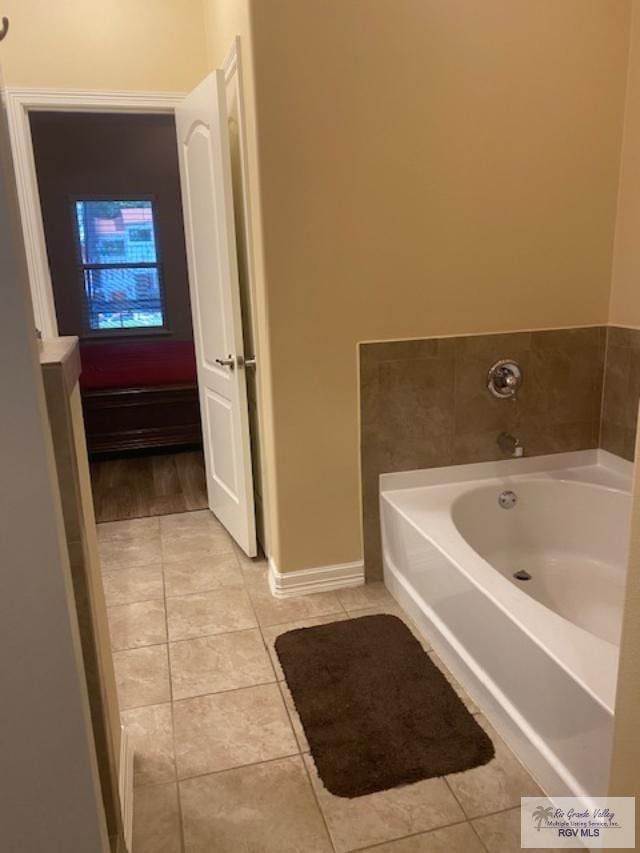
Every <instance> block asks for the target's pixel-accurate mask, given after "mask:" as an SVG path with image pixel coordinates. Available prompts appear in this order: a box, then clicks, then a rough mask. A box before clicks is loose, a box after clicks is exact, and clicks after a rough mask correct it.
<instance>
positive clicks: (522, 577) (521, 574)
mask: <svg viewBox="0 0 640 853" xmlns="http://www.w3.org/2000/svg"><path fill="white" fill-rule="evenodd" d="M513 576H514V578H515V579H516V580H517V581H530V580H531V575H530V574H529V572H528V571H527V570H526V569H519V570H518V571H517V572H514V573H513Z"/></svg>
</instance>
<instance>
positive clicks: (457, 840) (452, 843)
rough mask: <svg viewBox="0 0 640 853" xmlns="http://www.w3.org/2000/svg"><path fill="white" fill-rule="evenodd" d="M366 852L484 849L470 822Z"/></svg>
mask: <svg viewBox="0 0 640 853" xmlns="http://www.w3.org/2000/svg"><path fill="white" fill-rule="evenodd" d="M367 853H485V850H484V847H483V846H482V844H481V843H480V842H479V841H478V836H477V835H476V834H475V832H474V831H473V829H472V828H471V826H470V824H468V823H458V824H456V825H455V826H448V827H447V828H446V829H434V830H433V831H432V832H421V833H420V834H419V835H412V836H411V837H410V838H401V839H400V840H398V841H390V842H389V843H388V844H380V845H378V846H377V847H368V848H367Z"/></svg>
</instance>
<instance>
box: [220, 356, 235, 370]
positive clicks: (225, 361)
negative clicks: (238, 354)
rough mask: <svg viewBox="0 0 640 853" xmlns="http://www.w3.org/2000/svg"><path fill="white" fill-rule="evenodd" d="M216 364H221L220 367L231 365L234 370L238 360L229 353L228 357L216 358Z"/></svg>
mask: <svg viewBox="0 0 640 853" xmlns="http://www.w3.org/2000/svg"><path fill="white" fill-rule="evenodd" d="M216 364H219V365H220V367H230V368H231V370H233V368H234V367H235V366H236V360H235V358H234V357H233V356H232V355H229V356H227V358H216Z"/></svg>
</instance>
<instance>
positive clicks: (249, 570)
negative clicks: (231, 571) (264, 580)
mask: <svg viewBox="0 0 640 853" xmlns="http://www.w3.org/2000/svg"><path fill="white" fill-rule="evenodd" d="M233 550H234V551H235V555H236V557H237V559H238V564H239V566H240V570H241V571H242V574H243V575H244V576H245V578H246V579H247V580H252V579H255V578H259V577H261V576H262V575H263V574H264V572H266V571H267V570H268V568H269V563H268V561H267V559H266V558H265V557H264V555H263V554H261V553H260V554H259V555H258V556H257V557H247V555H246V554H245V553H244V551H243V550H242V548H240V546H239V545H237V544H236V543H235V542H234V543H233Z"/></svg>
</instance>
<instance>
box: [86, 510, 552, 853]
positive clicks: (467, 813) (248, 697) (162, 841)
mask: <svg viewBox="0 0 640 853" xmlns="http://www.w3.org/2000/svg"><path fill="white" fill-rule="evenodd" d="M172 537H178V538H179V539H180V540H181V542H182V545H183V547H184V549H185V551H186V552H188V553H191V554H193V556H192V557H191V558H190V559H191V565H192V569H193V571H192V579H194V583H193V584H192V583H187V581H188V580H189V573H188V571H187V568H186V564H181V565H180V568H179V571H177V572H176V565H177V563H176V562H175V561H174V560H173V557H174V556H175V554H174V552H173V551H172V550H171V549H170V548H166V547H162V548H160V547H159V546H158V542H159V541H161V542H162V540H164V542H162V544H163V545H166V544H167V540H170V539H171V538H172ZM209 538H210V539H211V540H212V541H214V542H215V543H216V549H217V553H213V552H212V551H211V552H210V553H204V554H203V553H202V552H203V550H204V551H205V552H207V551H209V550H210V549H209V548H208V547H206V542H207V540H208V539H209ZM100 539H101V551H102V553H103V554H104V555H105V556H106V558H107V559H106V565H105V566H103V569H104V570H105V578H106V579H107V580H108V586H109V594H110V601H111V608H112V611H113V612H112V614H111V615H112V620H113V624H114V626H115V628H116V634H117V635H119V636H124V637H125V638H126V637H127V636H128V637H133V638H134V640H135V642H134V644H133V645H132V646H131V647H127V648H124V649H121V650H120V649H118V650H114V652H113V656H114V660H115V665H116V673H117V678H118V690H119V694H120V702H121V710H122V722H123V724H124V725H126V727H127V730H128V734H129V737H130V739H131V742H132V744H133V746H134V749H135V751H136V757H135V762H134V770H135V780H134V781H135V793H134V846H133V850H134V853H209V852H210V851H212V850H216V851H219V853H235V851H237V850H260V851H261V853H271V851H273V853H299V851H305V853H306V851H309V853H312V851H317V853H346V851H352V850H356V849H357V850H360V851H362V850H367V849H370V848H374V849H375V850H389V851H392V850H398V851H402V850H406V851H413V850H426V851H432V853H445V851H446V853H458V851H459V853H462V851H465V853H466V851H474V853H475V851H477V853H480V851H482V850H484V849H485V848H483V846H482V843H481V842H480V841H479V831H478V829H477V828H476V818H479V819H481V820H485V819H487V818H489V817H491V816H494V817H495V825H494V824H492V823H490V822H487V823H486V826H485V824H482V826H481V829H482V831H483V832H484V833H485V835H487V837H488V838H490V839H493V838H494V836H495V838H496V839H497V840H496V842H495V844H494V843H493V841H491V844H490V845H487V848H486V849H487V850H489V853H504V848H503V847H501V846H500V843H501V839H502V837H503V835H505V833H507V832H511V823H508V824H507V823H505V820H506V819H503V820H502V821H501V820H500V815H502V814H503V813H504V812H505V810H509V811H511V810H514V809H517V807H518V806H519V804H520V796H522V795H524V794H527V793H537V788H536V786H535V783H534V782H533V780H532V779H531V778H530V777H529V776H528V774H527V773H526V772H525V771H524V769H523V768H522V766H521V765H520V764H519V763H518V762H517V760H516V759H515V758H514V756H513V755H512V754H511V753H510V752H509V750H508V749H507V748H506V747H505V746H504V744H503V743H502V741H501V740H500V738H499V737H498V735H497V734H496V733H495V732H494V731H493V730H489V733H490V737H491V739H492V740H493V742H494V745H495V747H496V757H495V758H494V759H493V761H491V762H489V764H487V765H485V766H484V767H482V768H477V769H476V770H474V771H469V773H468V774H467V773H462V774H451V775H450V776H447V777H444V778H442V779H435V780H434V779H430V780H426V781H424V782H419V783H417V784H415V785H408V786H404V787H401V788H394V789H391V790H390V791H382V792H380V793H377V794H372V795H369V796H365V797H358V798H357V799H355V800H345V799H341V798H339V797H333V796H332V795H331V794H329V793H328V792H327V791H326V789H325V788H324V787H323V785H322V783H321V782H320V780H319V779H318V777H317V774H316V772H315V767H314V764H313V761H312V760H311V758H310V756H309V747H308V744H307V742H306V739H305V736H304V732H303V730H302V728H301V724H300V720H299V718H298V715H297V713H296V710H295V707H294V705H293V701H292V699H291V695H290V693H289V691H288V689H287V686H286V684H285V683H284V682H283V681H282V677H283V674H282V671H281V669H280V666H279V663H278V661H277V658H276V656H275V652H274V651H273V643H274V641H275V638H276V637H277V636H278V635H279V634H281V633H285V632H286V631H288V630H291V629H294V628H300V627H305V626H311V625H320V624H323V623H324V622H334V621H336V620H337V621H342V620H345V619H348V618H351V617H357V616H362V615H367V614H371V613H394V614H395V615H397V616H398V617H399V618H401V619H403V620H404V621H405V623H406V624H407V626H408V627H409V628H410V629H411V630H412V631H413V632H414V633H415V632H416V631H417V629H416V628H415V626H414V625H413V624H412V623H411V622H410V621H409V620H408V618H407V617H406V615H405V614H404V613H403V612H402V610H401V609H400V608H399V607H398V606H397V605H396V604H395V602H394V601H393V599H392V598H391V596H390V595H389V593H388V592H387V591H386V590H385V588H384V586H383V585H382V584H380V583H371V584H367V585H366V586H363V587H359V588H358V589H342V590H338V591H335V592H330V593H320V594H317V595H309V596H301V597H299V598H291V599H284V600H278V599H268V598H267V596H268V595H270V593H269V591H268V586H267V580H266V574H267V564H266V563H265V562H261V561H251V560H248V559H247V558H246V557H244V556H243V555H242V554H240V553H238V552H237V551H236V550H235V549H234V548H233V547H230V546H231V541H230V539H229V538H228V537H227V534H226V533H224V531H221V529H220V528H219V525H217V523H216V522H215V521H214V520H213V519H212V517H211V515H210V514H209V513H192V514H190V516H189V517H188V518H178V517H173V518H169V519H167V520H166V521H164V520H163V523H162V524H159V523H158V520H157V519H155V523H149V522H148V520H145V519H140V520H134V521H130V522H125V523H122V524H120V523H119V524H115V525H100ZM142 543H144V547H136V545H137V544H140V545H142ZM203 546H204V548H203ZM220 546H223V547H220ZM158 553H161V559H160V561H159V562H158V561H157V554H158ZM145 555H146V556H147V557H148V558H149V559H150V560H151V562H150V563H149V564H148V565H145V564H144V563H143V564H139V562H138V561H139V560H140V558H141V556H145ZM159 584H160V586H159ZM247 601H248V603H249V610H247ZM145 602H147V603H149V602H150V603H151V607H150V609H149V612H150V613H155V612H156V611H157V609H158V607H159V606H160V607H161V606H164V608H165V612H166V613H167V614H170V613H172V612H174V613H175V612H179V613H180V619H181V622H180V624H181V626H182V628H184V631H182V630H181V631H180V632H179V633H180V634H181V635H182V634H184V635H185V636H186V637H187V638H186V639H182V638H180V639H178V638H173V637H172V636H171V628H170V630H169V631H168V632H167V633H163V634H162V636H160V634H158V635H156V632H155V627H153V630H152V631H150V632H149V633H147V631H146V627H145V626H146V624H147V610H146V608H145V607H133V606H134V605H143V604H144V603H145ZM193 602H195V604H193ZM123 608H125V609H123ZM203 615H204V616H205V617H206V618H204V619H203V618H202V617H203ZM139 616H142V618H141V619H140V625H138V617H139ZM129 617H131V619H129ZM247 621H250V622H251V625H250V626H249V627H243V626H244V625H245V623H246V622H247ZM174 627H175V626H174ZM140 628H144V631H142V630H140ZM196 635H197V636H196ZM421 642H422V645H423V647H424V648H425V651H427V652H429V651H430V644H429V641H428V639H427V638H425V637H422V638H421ZM141 643H149V645H139V644H141ZM123 645H125V646H129V642H125V643H123ZM432 659H433V660H434V662H436V663H437V665H438V666H440V667H441V668H442V669H443V671H444V672H445V674H446V676H447V678H448V679H449V680H452V677H451V675H450V673H448V672H447V671H446V669H445V668H444V665H443V664H442V662H440V661H438V660H437V659H436V658H432ZM452 686H453V687H454V689H456V691H457V692H458V693H459V694H460V695H461V697H462V698H463V701H465V702H466V703H467V706H468V707H469V710H470V711H471V713H473V714H475V715H476V719H477V720H478V722H479V724H480V725H481V726H484V727H487V725H488V724H487V723H486V721H485V720H484V718H483V717H482V715H481V714H480V713H479V710H478V709H477V708H475V707H473V706H472V705H471V700H470V699H469V698H468V697H465V695H464V691H463V690H462V688H461V687H460V685H456V684H455V682H454V681H452ZM514 820H515V819H512V820H511V822H514ZM472 821H473V823H472ZM514 825H515V824H514ZM381 844H382V845H384V847H382V848H379V847H378V845H381Z"/></svg>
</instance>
